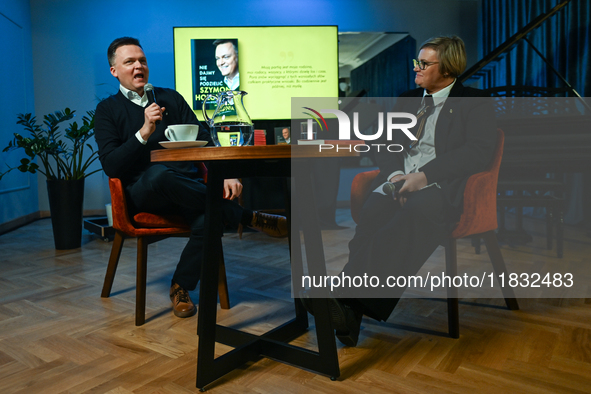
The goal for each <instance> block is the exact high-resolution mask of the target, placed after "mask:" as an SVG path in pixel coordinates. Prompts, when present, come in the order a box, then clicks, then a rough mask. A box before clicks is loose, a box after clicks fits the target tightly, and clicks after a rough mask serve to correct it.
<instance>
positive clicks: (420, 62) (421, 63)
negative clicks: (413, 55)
mask: <svg viewBox="0 0 591 394" xmlns="http://www.w3.org/2000/svg"><path fill="white" fill-rule="evenodd" d="M412 64H413V65H414V67H413V68H415V67H419V69H420V70H424V69H426V68H427V67H429V66H430V65H432V64H439V62H425V61H423V60H417V59H412Z"/></svg>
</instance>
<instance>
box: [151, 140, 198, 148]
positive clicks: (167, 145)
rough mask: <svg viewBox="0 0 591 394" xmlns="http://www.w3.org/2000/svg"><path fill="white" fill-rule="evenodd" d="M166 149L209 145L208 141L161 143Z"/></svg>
mask: <svg viewBox="0 0 591 394" xmlns="http://www.w3.org/2000/svg"><path fill="white" fill-rule="evenodd" d="M159 144H160V145H162V146H163V147H165V148H196V147H201V146H205V145H207V141H161V142H159Z"/></svg>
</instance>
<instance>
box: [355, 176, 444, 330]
mask: <svg viewBox="0 0 591 394" xmlns="http://www.w3.org/2000/svg"><path fill="white" fill-rule="evenodd" d="M407 197H408V200H407V201H406V203H405V204H404V206H403V207H401V206H400V203H399V201H395V200H393V199H392V197H391V196H384V195H382V194H379V193H373V192H372V193H371V194H370V196H369V197H368V199H367V200H366V201H365V203H364V205H363V208H362V210H361V215H360V219H359V224H358V225H357V227H356V229H355V236H354V237H353V239H352V240H351V241H350V242H349V262H348V263H347V265H346V266H345V268H344V269H343V272H344V273H345V274H346V275H349V276H353V275H364V274H368V275H376V276H378V277H379V278H380V282H381V283H385V280H386V278H387V277H388V276H390V275H393V276H400V275H405V276H407V275H415V274H416V273H417V272H418V271H419V269H420V268H421V267H422V266H423V264H424V263H425V261H427V259H428V258H429V256H431V254H432V253H433V252H434V251H435V249H437V247H438V246H439V244H440V242H442V241H443V240H444V239H445V237H446V236H448V235H449V232H450V229H451V223H453V221H454V220H453V218H454V216H453V215H452V213H453V211H454V210H453V208H452V207H451V205H449V203H447V202H446V200H445V198H444V196H443V194H442V193H441V190H440V189H439V188H438V187H435V186H431V187H428V188H425V189H422V190H419V191H416V192H413V193H409V194H408V195H407ZM357 290H359V289H357ZM404 290H405V288H399V287H396V288H387V287H386V288H380V289H361V291H365V293H364V294H365V295H366V296H369V297H372V298H363V294H360V293H359V292H357V295H358V296H359V295H361V298H357V299H356V300H355V301H354V303H355V304H357V305H358V306H360V307H361V309H362V310H363V313H364V314H366V315H368V316H370V317H373V318H374V319H377V320H387V319H388V317H389V316H390V314H391V313H392V311H393V310H394V307H395V306H396V304H397V303H398V299H399V298H400V297H401V296H402V293H403V292H404ZM369 291H379V292H386V293H387V296H385V297H380V298H375V297H374V295H377V294H378V293H371V294H370V293H369ZM386 293H379V294H380V295H381V294H386Z"/></svg>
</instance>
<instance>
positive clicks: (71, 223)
mask: <svg viewBox="0 0 591 394" xmlns="http://www.w3.org/2000/svg"><path fill="white" fill-rule="evenodd" d="M47 195H48V197H49V210H50V211H51V225H52V227H53V240H54V242H55V248H56V249H57V250H63V249H76V248H79V247H80V245H81V244H82V209H83V206H84V178H83V179H77V180H67V181H66V180H48V181H47Z"/></svg>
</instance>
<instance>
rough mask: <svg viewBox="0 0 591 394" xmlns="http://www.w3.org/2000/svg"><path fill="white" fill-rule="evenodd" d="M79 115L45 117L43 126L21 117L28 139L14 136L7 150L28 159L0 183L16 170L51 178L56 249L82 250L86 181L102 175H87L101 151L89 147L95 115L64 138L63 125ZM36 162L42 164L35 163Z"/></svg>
mask: <svg viewBox="0 0 591 394" xmlns="http://www.w3.org/2000/svg"><path fill="white" fill-rule="evenodd" d="M75 112H76V111H72V110H70V109H69V108H66V109H64V110H63V111H56V112H54V113H51V114H48V115H45V116H44V117H43V124H41V125H40V124H38V123H37V120H36V118H35V116H33V115H32V114H30V113H28V114H19V115H18V116H17V119H18V120H17V122H16V123H17V124H19V125H22V126H23V127H24V129H25V130H26V131H27V132H28V135H20V134H18V133H14V139H13V140H12V141H11V142H10V143H9V144H8V146H7V147H6V148H4V150H3V152H7V151H11V150H15V149H23V151H24V153H25V156H26V157H24V158H22V159H21V161H20V163H21V164H20V165H19V166H17V167H9V168H8V170H7V171H5V172H3V173H0V180H2V177H3V176H4V175H6V174H7V173H9V172H10V171H12V170H15V169H17V170H20V171H22V172H30V173H32V174H35V173H36V172H37V171H39V172H40V173H42V174H43V175H45V177H46V178H47V194H48V197H49V209H50V212H51V223H52V227H53V237H54V241H55V248H56V249H74V248H78V247H80V244H81V239H82V212H83V201H84V179H85V178H86V177H87V176H90V175H92V174H94V173H95V172H98V171H101V170H100V169H97V170H94V171H91V172H88V173H87V171H88V170H89V167H90V165H91V164H92V163H93V162H94V161H95V160H96V159H97V158H98V151H96V150H94V148H93V147H92V145H90V144H89V143H88V139H89V138H92V137H93V136H94V111H88V112H87V113H86V114H87V115H86V116H84V117H83V118H82V125H81V126H78V124H77V123H76V122H72V123H70V124H69V126H68V127H67V128H66V129H65V133H64V134H62V132H61V131H59V127H60V123H62V122H65V121H68V120H71V119H72V118H74V116H75ZM64 139H65V140H64ZM85 148H88V149H89V150H90V155H88V156H87V157H84V153H85ZM87 152H88V151H87ZM36 158H37V162H40V164H38V163H37V162H35V159H36Z"/></svg>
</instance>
